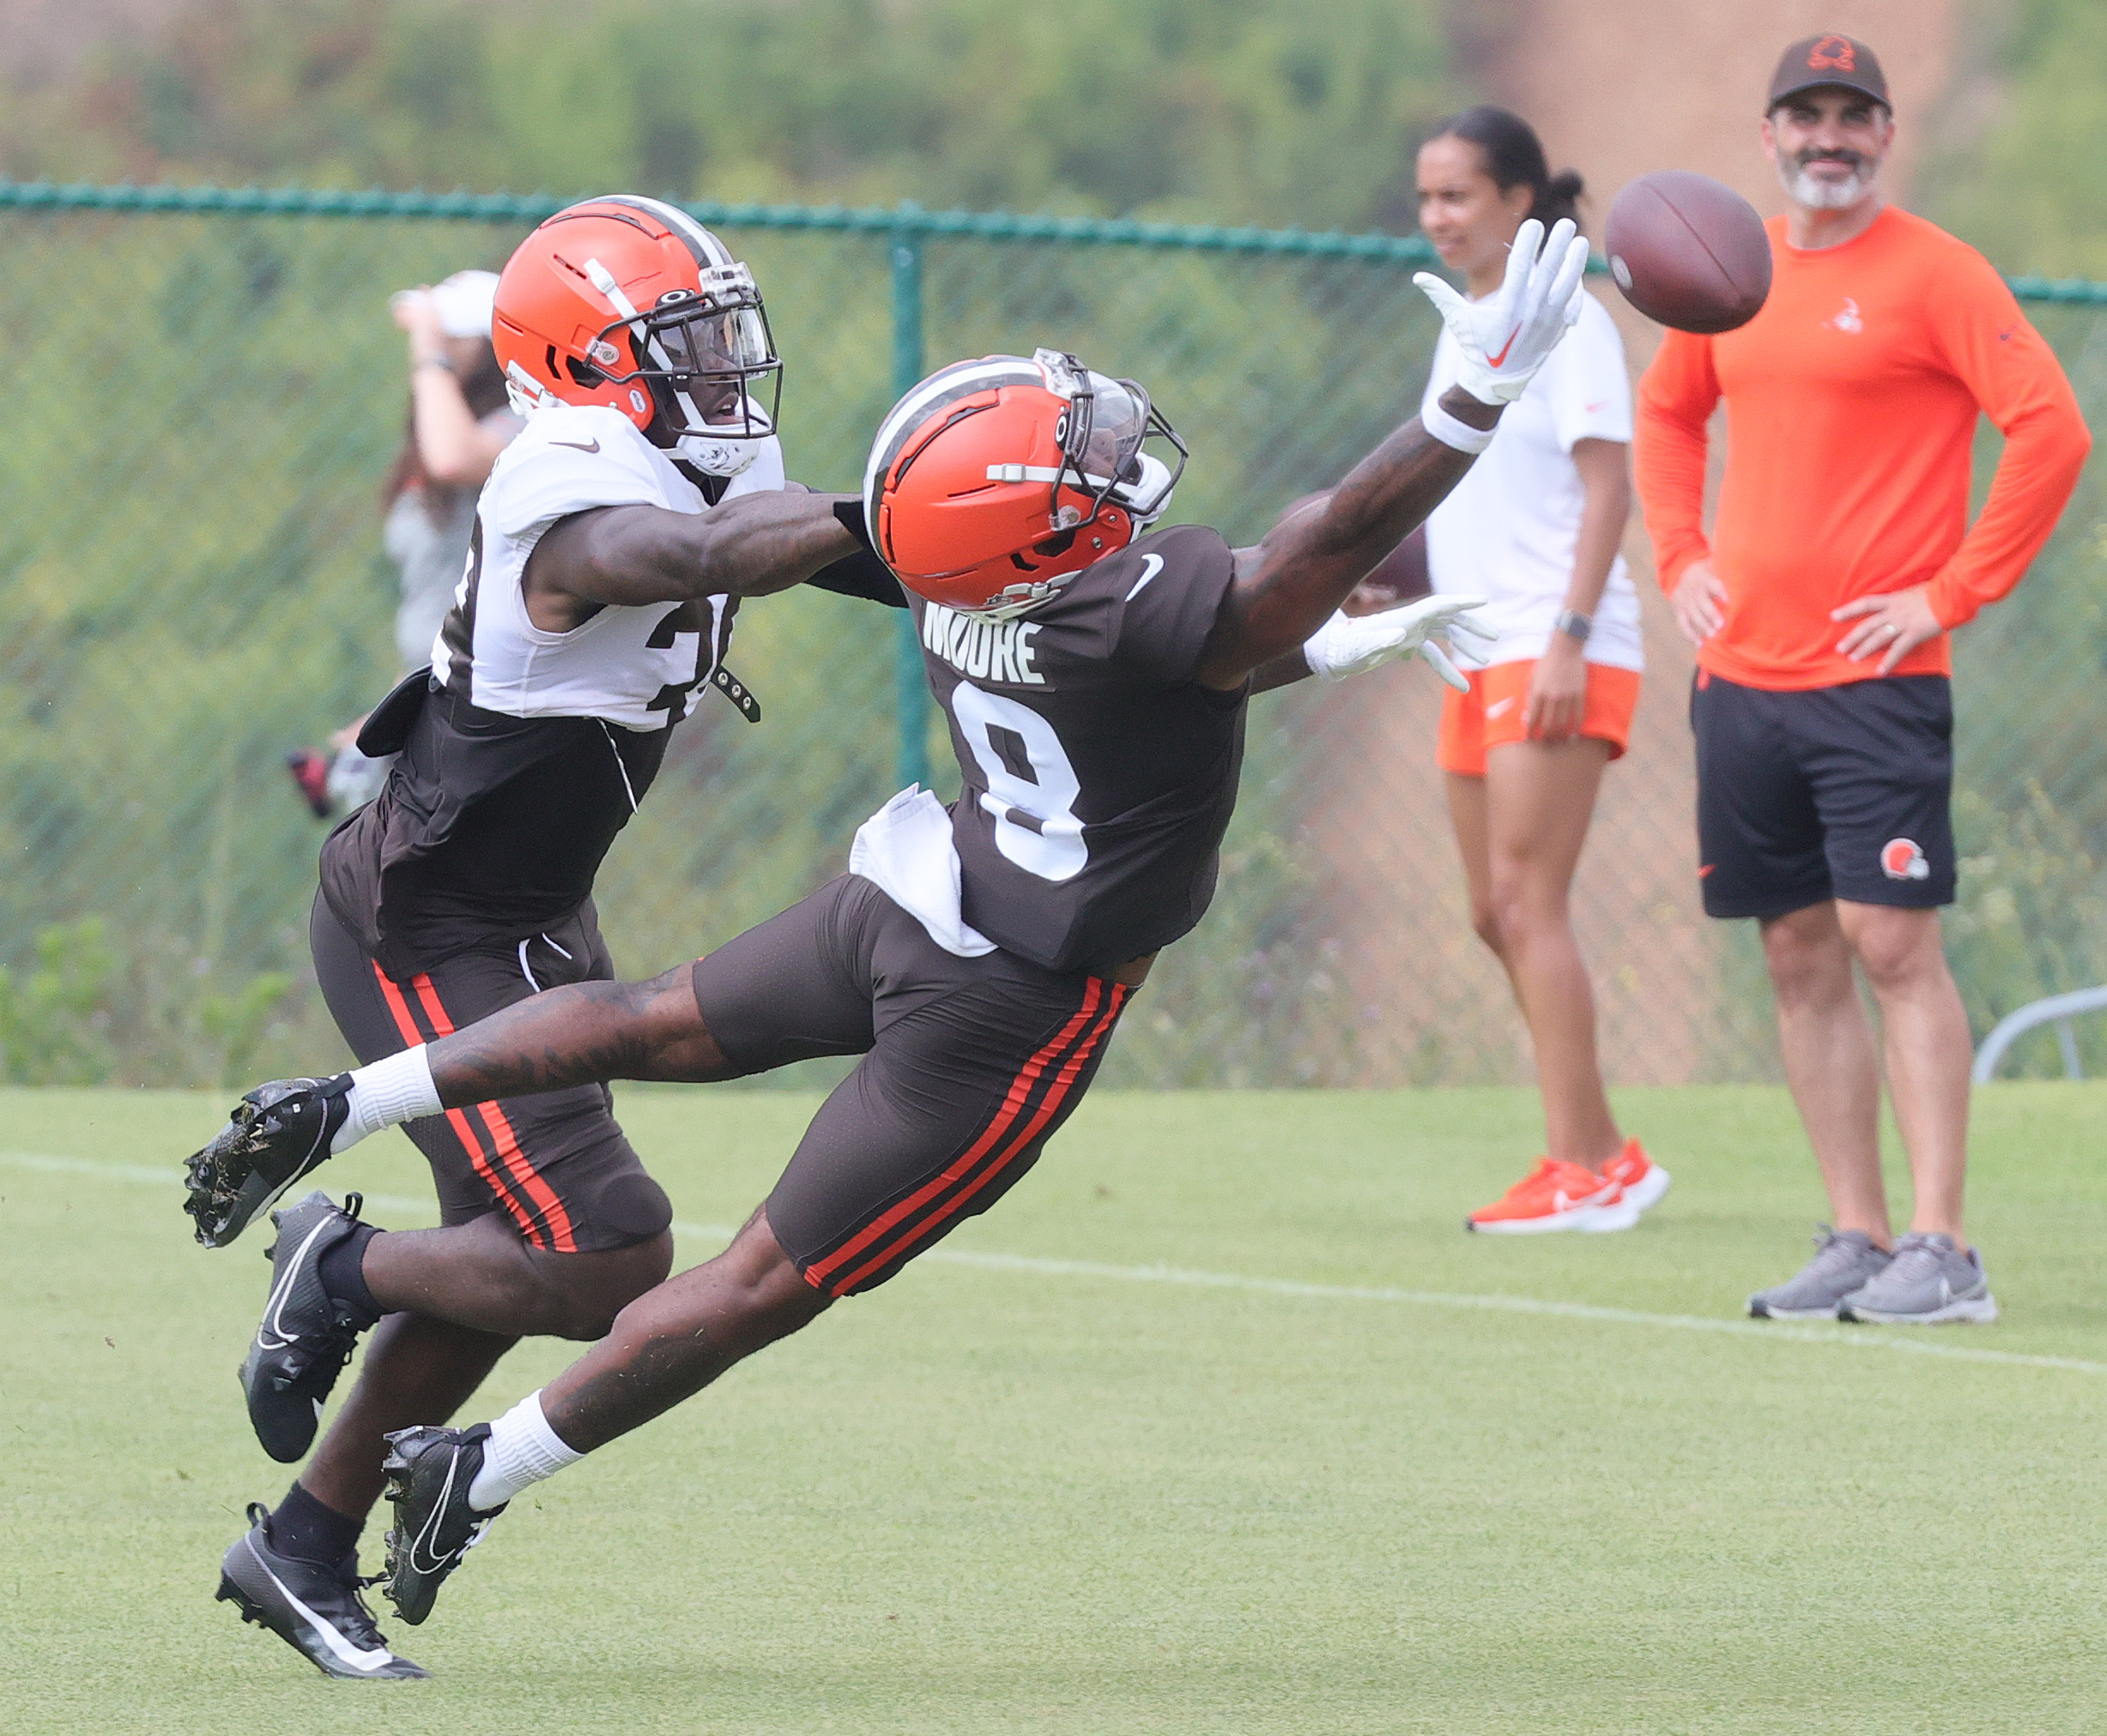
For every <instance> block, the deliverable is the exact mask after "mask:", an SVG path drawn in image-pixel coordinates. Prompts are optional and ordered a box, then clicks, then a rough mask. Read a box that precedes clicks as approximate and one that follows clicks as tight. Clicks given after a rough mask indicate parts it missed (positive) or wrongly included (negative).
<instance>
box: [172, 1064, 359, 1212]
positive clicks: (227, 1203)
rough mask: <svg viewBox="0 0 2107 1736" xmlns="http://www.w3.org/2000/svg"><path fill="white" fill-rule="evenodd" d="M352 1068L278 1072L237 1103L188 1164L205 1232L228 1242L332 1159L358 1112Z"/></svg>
mask: <svg viewBox="0 0 2107 1736" xmlns="http://www.w3.org/2000/svg"><path fill="white" fill-rule="evenodd" d="M350 1092H351V1075H350V1074H348V1073H340V1074H337V1075H336V1078H334V1079H274V1080H271V1082H270V1083H269V1085H259V1086H257V1088H256V1089H255V1090H254V1091H252V1092H250V1093H249V1094H248V1095H247V1096H246V1097H245V1098H242V1100H241V1101H240V1102H239V1103H238V1104H235V1105H234V1113H233V1116H231V1117H230V1118H229V1120H228V1121H227V1125H226V1126H225V1127H223V1128H221V1129H220V1131H219V1133H218V1134H217V1135H216V1136H215V1138H214V1140H213V1141H212V1143H211V1144H210V1145H209V1146H206V1147H205V1148H204V1150H203V1151H202V1152H197V1154H196V1155H195V1156H194V1157H192V1158H191V1160H190V1162H189V1163H188V1164H185V1166H184V1177H183V1185H184V1189H185V1192H186V1194H187V1195H188V1196H189V1197H188V1198H186V1199H185V1201H184V1202H183V1209H184V1210H185V1212H187V1213H190V1214H191V1217H192V1218H193V1219H196V1220H197V1239H198V1240H199V1241H200V1242H202V1243H204V1245H205V1246H206V1247H208V1248H224V1247H226V1246H227V1243H229V1242H232V1241H233V1239H234V1238H235V1237H237V1236H239V1235H240V1234H241V1232H242V1231H244V1230H245V1229H247V1228H248V1227H249V1220H250V1219H251V1218H253V1217H255V1216H256V1214H257V1213H258V1212H261V1211H263V1210H264V1209H265V1208H267V1207H269V1206H271V1205H273V1204H275V1202H276V1201H277V1200H278V1198H279V1196H280V1195H282V1194H283V1193H284V1192H285V1190H286V1189H288V1188H290V1187H291V1186H292V1185H293V1184H294V1183H295V1182H297V1181H299V1180H300V1177H301V1176H305V1175H306V1174H307V1173H308V1172H309V1171H310V1170H313V1169H315V1168H317V1167H318V1166H319V1165H320V1164H325V1163H327V1162H328V1161H329V1159H330V1140H334V1139H335V1138H336V1132H337V1129H338V1128H341V1127H342V1126H343V1124H344V1119H345V1117H346V1116H348V1115H349V1114H350V1112H351V1103H350Z"/></svg>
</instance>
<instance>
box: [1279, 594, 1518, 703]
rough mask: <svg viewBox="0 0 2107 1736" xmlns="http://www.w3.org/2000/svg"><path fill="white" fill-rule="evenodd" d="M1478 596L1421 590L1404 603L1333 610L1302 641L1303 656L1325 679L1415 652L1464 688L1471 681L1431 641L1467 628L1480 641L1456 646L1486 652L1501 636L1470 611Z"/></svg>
mask: <svg viewBox="0 0 2107 1736" xmlns="http://www.w3.org/2000/svg"><path fill="white" fill-rule="evenodd" d="M1485 601H1486V600H1485V598H1483V597H1481V596H1425V597H1421V598H1420V600H1419V602H1411V603H1407V604H1406V605H1405V606H1404V607H1403V608H1386V609H1384V610H1383V611H1382V612H1381V613H1379V614H1362V615H1349V614H1334V615H1333V616H1332V618H1331V619H1330V620H1328V621H1326V622H1325V623H1324V625H1323V626H1321V627H1319V628H1318V629H1317V631H1316V632H1313V633H1311V635H1310V637H1309V638H1306V639H1305V640H1304V641H1303V645H1302V657H1303V661H1304V662H1306V663H1307V664H1309V666H1310V672H1311V674H1315V675H1321V676H1323V679H1324V680H1328V681H1343V680H1346V678H1347V676H1348V675H1358V674H1361V673H1363V672H1364V671H1365V670H1368V669H1372V668H1377V666H1379V665H1381V664H1383V663H1387V662H1391V661H1392V660H1393V659H1395V658H1397V657H1409V656H1414V654H1416V655H1418V656H1422V657H1424V658H1426V661H1427V662H1429V663H1431V664H1432V665H1433V668H1434V673H1435V674H1438V675H1439V676H1440V677H1441V679H1442V680H1444V681H1446V682H1447V683H1448V684H1449V685H1450V687H1456V688H1458V689H1460V690H1462V691H1463V692H1466V693H1467V692H1468V691H1469V688H1470V682H1469V681H1468V680H1467V679H1466V678H1465V677H1464V675H1463V673H1462V670H1460V669H1458V668H1456V665H1455V664H1454V663H1453V662H1450V660H1449V656H1448V654H1447V653H1446V652H1445V651H1444V650H1442V649H1441V647H1440V646H1439V645H1438V644H1435V643H1434V641H1433V638H1432V635H1433V634H1435V633H1444V634H1446V635H1447V636H1448V638H1450V640H1451V641H1452V642H1453V641H1455V640H1456V638H1457V636H1458V635H1461V634H1467V635H1468V636H1469V637H1470V638H1474V639H1477V640H1480V641H1481V643H1480V644H1476V645H1468V644H1456V649H1457V650H1461V651H1462V652H1463V653H1464V654H1465V655H1466V656H1470V657H1472V658H1480V657H1482V656H1484V653H1485V650H1486V647H1487V646H1489V645H1490V644H1492V641H1493V640H1495V639H1496V638H1499V632H1498V631H1497V630H1495V629H1494V628H1493V627H1492V626H1489V625H1488V624H1487V623H1486V621H1485V620H1484V619H1483V618H1482V617H1481V616H1474V615H1473V614H1471V613H1470V611H1471V610H1472V609H1474V608H1480V607H1482V606H1483V604H1484V602H1485Z"/></svg>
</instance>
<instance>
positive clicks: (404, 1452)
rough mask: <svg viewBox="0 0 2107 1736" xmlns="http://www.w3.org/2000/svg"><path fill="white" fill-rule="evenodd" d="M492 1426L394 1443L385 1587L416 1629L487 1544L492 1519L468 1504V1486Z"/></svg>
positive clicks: (422, 1432)
mask: <svg viewBox="0 0 2107 1736" xmlns="http://www.w3.org/2000/svg"><path fill="white" fill-rule="evenodd" d="M489 1438H490V1425H489V1424H487V1423H478V1424H476V1425H475V1427H474V1428H472V1429H435V1428H428V1427H427V1428H416V1429H399V1430H397V1431H396V1432H395V1433H394V1434H392V1435H391V1436H389V1437H388V1448H389V1451H388V1456H387V1457H386V1458H385V1459H384V1460H382V1461H381V1463H380V1468H381V1469H382V1470H384V1471H385V1472H386V1473H388V1487H387V1497H388V1499H389V1501H390V1502H391V1503H392V1504H393V1505H394V1508H395V1525H394V1527H393V1528H392V1529H391V1530H390V1532H389V1533H388V1559H387V1564H386V1566H385V1567H384V1570H382V1573H381V1576H380V1588H381V1590H382V1591H383V1592H384V1593H385V1594H387V1599H388V1601H389V1602H390V1603H391V1604H393V1605H394V1606H395V1607H396V1610H397V1612H398V1613H399V1614H400V1615H401V1616H402V1618H403V1620H404V1621H406V1622H408V1623H409V1624H410V1625H411V1626H413V1627H415V1625H416V1624H418V1623H420V1622H421V1621H422V1620H423V1619H424V1618H426V1617H427V1616H428V1615H430V1614H431V1613H432V1605H433V1602H434V1601H435V1600H437V1599H438V1597H439V1587H441V1586H442V1585H444V1584H445V1582H446V1576H447V1575H448V1574H450V1573H451V1572H452V1571H453V1570H454V1569H456V1568H457V1567H458V1566H460V1565H461V1558H462V1557H463V1556H464V1555H466V1554H467V1553H468V1552H469V1551H470V1550H471V1549H473V1548H475V1545H477V1544H479V1543H481V1541H482V1540H483V1533H484V1532H485V1531H487V1529H488V1528H489V1526H490V1521H492V1520H493V1519H495V1518H496V1517H497V1516H498V1515H499V1514H500V1513H502V1512H504V1511H505V1508H504V1507H503V1506H498V1507H493V1508H492V1509H490V1510H489V1511H488V1512H487V1513H483V1512H479V1511H478V1510H477V1509H475V1508H473V1507H471V1506H469V1485H471V1484H472V1483H474V1482H475V1473H477V1472H479V1471H481V1469H482V1468H483V1443H485V1442H486V1441H487V1440H488V1439H489Z"/></svg>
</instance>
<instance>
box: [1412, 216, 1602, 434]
mask: <svg viewBox="0 0 2107 1736" xmlns="http://www.w3.org/2000/svg"><path fill="white" fill-rule="evenodd" d="M1540 245H1541V249H1542V251H1541V253H1540V252H1539V251H1538V249H1539V247H1540ZM1586 269H1588V244H1587V242H1586V241H1585V240H1583V239H1582V238H1581V236H1580V234H1579V233H1578V231H1577V230H1576V229H1575V227H1574V226H1573V223H1572V221H1571V219H1570V218H1566V217H1561V218H1559V221H1558V222H1557V223H1556V224H1554V225H1553V227H1552V231H1551V239H1550V241H1549V242H1548V243H1546V242H1545V241H1544V226H1543V225H1542V224H1541V223H1540V222H1538V221H1536V219H1535V218H1534V217H1532V218H1530V219H1529V221H1528V222H1526V223H1524V224H1523V226H1522V227H1521V228H1520V229H1518V230H1517V231H1516V233H1515V239H1514V245H1513V247H1512V248H1511V249H1510V250H1509V251H1508V254H1507V275H1506V276H1505V278H1504V279H1502V280H1501V282H1500V287H1499V292H1498V293H1495V294H1492V295H1488V296H1487V297H1486V299H1484V300H1483V301H1467V300H1465V299H1463V297H1462V296H1461V295H1459V294H1457V293H1456V291H1455V289H1454V288H1452V287H1450V285H1449V284H1447V283H1446V282H1444V281H1443V280H1442V279H1440V278H1438V277H1436V276H1435V275H1433V274H1432V272H1427V271H1418V272H1414V274H1413V277H1412V281H1414V283H1416V284H1418V285H1419V286H1420V288H1421V289H1423V290H1424V291H1426V299H1428V300H1429V301H1431V302H1432V303H1433V304H1434V308H1435V311H1436V312H1438V313H1439V314H1440V315H1441V319H1442V324H1444V325H1446V326H1447V327H1448V328H1449V332H1450V336H1453V337H1454V338H1455V339H1456V348H1457V350H1458V351H1460V352H1461V353H1462V366H1461V367H1460V368H1458V370H1457V372H1456V384H1458V385H1460V386H1462V389H1463V390H1465V391H1467V392H1468V393H1469V394H1470V395H1471V396H1473V397H1474V398H1475V399H1477V400H1478V402H1480V403H1481V404H1511V403H1512V402H1514V401H1515V400H1516V399H1517V398H1518V397H1520V396H1522V389H1523V387H1524V386H1526V385H1528V384H1529V379H1530V377H1531V376H1532V375H1534V374H1535V372H1536V370H1537V369H1538V368H1540V367H1541V366H1543V365H1544V358H1545V357H1546V356H1547V355H1549V354H1551V352H1552V351H1553V349H1554V348H1557V346H1558V342H1559V339H1560V338H1562V337H1564V336H1565V332H1566V328H1567V327H1569V326H1571V324H1573V323H1574V321H1576V320H1577V319H1578V318H1580V298H1581V296H1582V295H1583V293H1585V292H1584V291H1583V289H1582V288H1581V287H1580V279H1581V274H1582V273H1583V272H1584V271H1585V270H1586Z"/></svg>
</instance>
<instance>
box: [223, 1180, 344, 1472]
mask: <svg viewBox="0 0 2107 1736" xmlns="http://www.w3.org/2000/svg"><path fill="white" fill-rule="evenodd" d="M364 1203H365V1201H364V1199H363V1197H362V1196H361V1195H357V1194H347V1195H345V1196H344V1207H343V1209H342V1211H339V1210H338V1209H337V1207H336V1201H333V1200H331V1199H330V1196H329V1195H327V1194H324V1193H323V1192H322V1191H321V1190H320V1189H316V1190H315V1192H313V1193H312V1194H310V1195H308V1196H307V1197H306V1199H304V1200H302V1201H300V1203H299V1204H298V1205H297V1206H288V1207H286V1208H285V1210H283V1211H282V1212H273V1213H271V1214H270V1220H271V1222H272V1223H274V1224H275V1225H277V1226H278V1240H277V1241H276V1243H274V1244H273V1246H272V1247H271V1249H270V1262H271V1281H270V1300H269V1302H267V1303H265V1304H264V1305H263V1322H262V1324H260V1325H259V1326H258V1327H257V1329H256V1337H255V1338H254V1340H251V1343H250V1346H249V1354H248V1357H247V1358H246V1359H245V1361H244V1362H243V1363H242V1364H241V1390H242V1392H243V1394H245V1396H246V1397H247V1399H248V1401H249V1421H250V1424H251V1426H253V1427H254V1428H255V1430H256V1438H257V1440H259V1441H261V1442H262V1443H263V1450H264V1451H265V1452H266V1453H268V1454H269V1455H270V1456H271V1457H272V1458H274V1459H275V1460H277V1461H278V1462H279V1463H280V1464H282V1465H291V1464H294V1463H296V1462H297V1461H300V1459H301V1458H303V1457H304V1456H306V1452H307V1449H308V1448H309V1447H310V1446H311V1445H312V1444H313V1442H314V1438H315V1426H316V1424H318V1423H319V1422H320V1421H321V1420H322V1402H323V1400H324V1399H326V1398H328V1397H329V1395H330V1388H332V1387H334V1386H335V1385H336V1376H338V1375H340V1374H342V1372H343V1370H344V1364H346V1363H348V1362H349V1361H350V1360H351V1351H352V1346H354V1345H355V1344H356V1343H357V1342H358V1339H359V1334H360V1333H361V1332H363V1331H364V1330H365V1329H366V1327H367V1326H369V1325H370V1324H372V1322H369V1321H365V1320H361V1319H360V1318H359V1317H358V1316H356V1315H354V1314H353V1313H351V1312H350V1311H348V1310H346V1309H345V1308H344V1306H343V1305H342V1304H341V1303H338V1302H336V1300H334V1299H333V1298H332V1297H330V1293H329V1291H328V1290H326V1289H325V1288H324V1285H323V1283H322V1269H321V1268H322V1256H323V1255H324V1254H326V1253H328V1252H329V1251H330V1249H332V1248H334V1247H335V1246H336V1244H337V1243H339V1242H342V1240H343V1239H344V1237H347V1236H348V1235H350V1234H351V1233H352V1232H353V1231H354V1230H356V1229H357V1228H358V1224H359V1207H360V1206H362V1205H363V1204H364Z"/></svg>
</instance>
